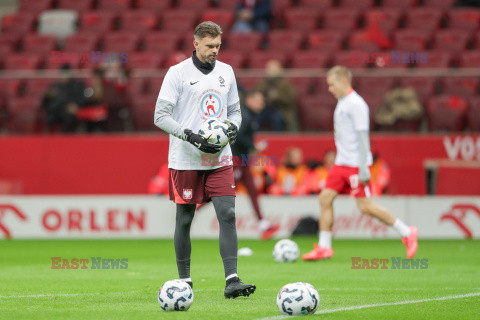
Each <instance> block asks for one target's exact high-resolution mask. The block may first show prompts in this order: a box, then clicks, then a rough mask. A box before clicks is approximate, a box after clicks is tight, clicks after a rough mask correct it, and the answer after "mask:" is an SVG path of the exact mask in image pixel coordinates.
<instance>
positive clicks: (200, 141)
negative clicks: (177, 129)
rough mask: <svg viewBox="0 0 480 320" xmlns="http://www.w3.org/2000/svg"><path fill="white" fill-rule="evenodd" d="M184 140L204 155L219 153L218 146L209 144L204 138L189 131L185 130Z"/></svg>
mask: <svg viewBox="0 0 480 320" xmlns="http://www.w3.org/2000/svg"><path fill="white" fill-rule="evenodd" d="M183 132H184V133H185V140H186V141H188V142H190V143H191V144H193V145H194V146H195V147H196V148H197V149H199V150H200V151H202V152H205V153H217V152H220V146H217V145H214V144H211V143H210V142H208V141H207V139H205V138H204V137H202V136H201V135H199V134H196V133H193V132H192V130H190V129H185V130H184V131H183Z"/></svg>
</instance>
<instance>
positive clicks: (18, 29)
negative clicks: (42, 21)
mask: <svg viewBox="0 0 480 320" xmlns="http://www.w3.org/2000/svg"><path fill="white" fill-rule="evenodd" d="M35 21H36V14H34V13H32V12H18V13H15V14H7V15H5V16H3V18H2V24H1V27H2V29H1V30H2V33H3V34H9V33H11V34H17V35H24V34H27V33H29V32H32V31H33V27H34V23H35Z"/></svg>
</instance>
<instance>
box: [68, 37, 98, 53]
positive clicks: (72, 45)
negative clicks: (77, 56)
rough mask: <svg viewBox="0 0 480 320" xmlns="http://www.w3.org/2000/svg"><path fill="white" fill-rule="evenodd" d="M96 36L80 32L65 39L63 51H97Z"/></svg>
mask: <svg viewBox="0 0 480 320" xmlns="http://www.w3.org/2000/svg"><path fill="white" fill-rule="evenodd" d="M97 45H98V35H97V34H95V33H91V32H80V33H77V34H73V35H71V36H68V37H67V38H65V43H64V46H63V50H64V51H67V52H73V51H77V52H90V51H95V50H97Z"/></svg>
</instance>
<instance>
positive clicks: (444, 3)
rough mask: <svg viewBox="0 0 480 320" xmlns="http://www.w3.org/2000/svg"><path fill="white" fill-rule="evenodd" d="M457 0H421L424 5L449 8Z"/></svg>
mask: <svg viewBox="0 0 480 320" xmlns="http://www.w3.org/2000/svg"><path fill="white" fill-rule="evenodd" d="M455 2H457V0H441V1H438V0H423V6H424V7H430V8H441V9H449V8H452V7H453V5H454V4H455Z"/></svg>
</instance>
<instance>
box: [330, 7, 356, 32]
mask: <svg viewBox="0 0 480 320" xmlns="http://www.w3.org/2000/svg"><path fill="white" fill-rule="evenodd" d="M358 18H359V13H358V11H357V10H355V9H350V8H342V9H329V10H327V11H326V12H325V14H324V16H323V24H324V27H325V28H326V29H331V30H343V31H350V30H353V29H355V28H356V27H357V25H358Z"/></svg>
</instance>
